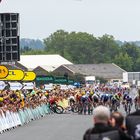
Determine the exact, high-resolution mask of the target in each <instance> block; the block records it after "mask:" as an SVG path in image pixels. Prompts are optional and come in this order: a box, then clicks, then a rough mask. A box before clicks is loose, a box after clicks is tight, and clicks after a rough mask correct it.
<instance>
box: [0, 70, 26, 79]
mask: <svg viewBox="0 0 140 140" xmlns="http://www.w3.org/2000/svg"><path fill="white" fill-rule="evenodd" d="M23 78H24V72H23V71H22V70H9V73H8V76H7V77H6V78H3V79H0V80H2V81H21V80H22V79H23Z"/></svg>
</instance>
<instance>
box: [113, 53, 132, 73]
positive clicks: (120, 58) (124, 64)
mask: <svg viewBox="0 0 140 140" xmlns="http://www.w3.org/2000/svg"><path fill="white" fill-rule="evenodd" d="M114 63H116V64H117V65H118V66H120V67H121V68H122V69H124V70H126V71H132V66H133V61H132V58H131V57H130V56H128V54H127V53H125V54H123V53H122V52H121V53H120V54H119V55H116V56H115V59H114Z"/></svg>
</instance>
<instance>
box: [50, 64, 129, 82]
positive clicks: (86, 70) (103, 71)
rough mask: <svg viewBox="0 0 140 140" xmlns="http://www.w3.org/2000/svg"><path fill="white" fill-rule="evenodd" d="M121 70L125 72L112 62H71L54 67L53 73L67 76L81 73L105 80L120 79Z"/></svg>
mask: <svg viewBox="0 0 140 140" xmlns="http://www.w3.org/2000/svg"><path fill="white" fill-rule="evenodd" d="M123 72H126V71H125V70H123V69H122V68H120V67H119V66H117V65H115V64H114V63H110V64H71V65H62V66H60V67H58V68H56V69H55V70H54V71H53V73H58V74H62V75H63V74H65V73H67V74H68V75H69V76H70V75H71V76H72V75H75V74H82V75H84V76H95V77H101V78H104V79H106V80H122V79H123Z"/></svg>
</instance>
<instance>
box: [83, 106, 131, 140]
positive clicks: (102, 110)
mask: <svg viewBox="0 0 140 140" xmlns="http://www.w3.org/2000/svg"><path fill="white" fill-rule="evenodd" d="M109 119H110V111H109V109H108V108H107V107H105V106H98V107H96V108H95V109H94V111H93V120H94V124H95V126H94V127H93V128H91V129H88V130H87V131H86V132H85V134H84V136H83V140H99V139H105V138H106V139H111V140H131V138H130V137H129V136H128V135H126V134H125V133H124V132H122V131H120V130H118V129H117V128H115V127H112V126H110V125H109Z"/></svg>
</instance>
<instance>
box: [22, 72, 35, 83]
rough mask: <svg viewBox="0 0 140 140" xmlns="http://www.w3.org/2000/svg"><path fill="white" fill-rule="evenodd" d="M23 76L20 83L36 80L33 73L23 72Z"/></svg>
mask: <svg viewBox="0 0 140 140" xmlns="http://www.w3.org/2000/svg"><path fill="white" fill-rule="evenodd" d="M24 74H25V76H24V78H23V80H22V81H33V80H35V78H36V74H35V73H34V72H33V71H25V72H24Z"/></svg>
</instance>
